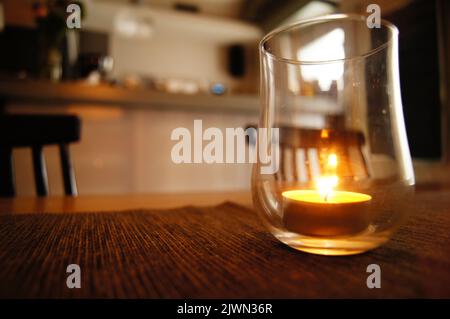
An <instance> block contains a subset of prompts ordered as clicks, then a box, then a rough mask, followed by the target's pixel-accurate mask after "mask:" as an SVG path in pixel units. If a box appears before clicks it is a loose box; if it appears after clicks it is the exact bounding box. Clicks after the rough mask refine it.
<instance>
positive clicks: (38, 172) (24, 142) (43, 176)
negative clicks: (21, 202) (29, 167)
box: [0, 114, 81, 197]
mask: <svg viewBox="0 0 450 319" xmlns="http://www.w3.org/2000/svg"><path fill="white" fill-rule="evenodd" d="M80 127H81V122H80V119H79V118H78V117H77V116H74V115H12V114H1V115H0V196H1V197H13V196H15V194H16V191H15V183H14V170H13V152H12V151H13V149H14V148H16V147H30V148H31V150H32V155H33V170H34V179H35V184H36V193H37V194H38V195H39V196H47V195H48V179H47V169H46V165H45V158H44V153H43V147H44V146H46V145H58V147H59V153H60V158H61V168H62V176H63V181H64V191H65V194H66V195H72V196H76V195H77V193H78V192H77V186H76V181H75V175H74V172H73V168H72V163H71V159H70V154H69V148H68V147H69V144H70V143H73V142H76V141H79V139H80Z"/></svg>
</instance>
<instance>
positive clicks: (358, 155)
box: [280, 127, 369, 182]
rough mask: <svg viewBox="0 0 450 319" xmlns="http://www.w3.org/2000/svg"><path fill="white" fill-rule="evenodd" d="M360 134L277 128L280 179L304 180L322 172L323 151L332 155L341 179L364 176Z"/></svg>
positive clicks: (311, 178) (365, 172)
mask: <svg viewBox="0 0 450 319" xmlns="http://www.w3.org/2000/svg"><path fill="white" fill-rule="evenodd" d="M364 144H365V139H364V135H363V134H362V133H361V132H359V131H350V130H345V131H338V130H317V129H303V128H296V127H281V128H280V152H281V154H280V155H281V156H280V158H281V159H282V162H281V163H280V174H283V176H280V178H283V179H284V180H287V181H300V182H307V181H311V180H313V179H314V177H317V176H320V175H321V173H322V172H324V171H325V166H326V161H327V158H324V156H323V155H324V154H327V155H329V154H336V156H337V159H338V165H337V174H338V176H340V177H344V178H354V177H359V178H362V177H368V176H369V169H368V166H367V161H366V159H365V156H364V153H363V146H364Z"/></svg>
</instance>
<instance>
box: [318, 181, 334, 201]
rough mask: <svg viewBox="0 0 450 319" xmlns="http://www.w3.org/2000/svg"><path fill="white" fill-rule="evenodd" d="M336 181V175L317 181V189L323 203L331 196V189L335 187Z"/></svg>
mask: <svg viewBox="0 0 450 319" xmlns="http://www.w3.org/2000/svg"><path fill="white" fill-rule="evenodd" d="M338 181H339V179H338V177H337V176H336V175H332V176H322V177H320V178H318V179H317V183H316V184H317V189H318V190H319V194H320V196H322V197H323V198H324V200H325V201H327V200H328V199H329V198H330V197H331V196H333V189H334V188H335V187H336V186H337V184H338Z"/></svg>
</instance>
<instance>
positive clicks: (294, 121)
mask: <svg viewBox="0 0 450 319" xmlns="http://www.w3.org/2000/svg"><path fill="white" fill-rule="evenodd" d="M260 59H261V103H262V107H261V117H260V123H259V128H260V130H259V135H260V136H259V138H260V140H259V142H260V143H259V145H258V147H260V148H264V149H263V151H265V152H266V153H268V154H270V156H271V158H272V160H274V159H275V161H274V163H275V166H274V169H273V170H267V169H266V170H264V169H263V166H264V165H263V163H262V162H261V161H258V163H257V164H255V165H254V168H253V177H252V191H253V201H254V204H255V207H256V209H257V211H258V212H259V215H260V216H261V217H262V219H263V221H264V223H265V224H266V225H267V227H268V228H269V230H270V231H271V233H272V234H273V235H274V236H275V237H276V238H278V239H279V240H280V241H282V242H283V243H285V244H287V245H289V246H291V247H293V248H295V249H298V250H302V251H306V252H310V253H315V254H323V255H350V254H357V253H361V252H364V251H367V250H369V249H373V248H375V247H377V246H379V245H381V244H383V243H384V242H386V241H387V240H388V239H389V238H390V237H391V235H392V234H393V232H394V231H395V229H396V228H397V227H398V226H399V223H400V222H401V220H402V218H403V217H404V214H405V209H404V207H402V206H403V205H404V203H405V202H406V201H408V198H409V197H410V196H412V194H413V185H414V172H413V168H412V163H411V157H410V153H409V148H408V142H407V137H406V131H405V125H404V120H403V111H402V101H401V96H400V83H399V70H398V30H397V28H396V27H395V26H394V25H392V24H391V23H389V22H387V21H382V22H381V27H380V28H369V27H368V26H367V24H366V18H365V17H364V16H359V15H331V16H325V17H320V18H316V19H311V20H305V21H303V22H299V23H296V24H293V25H290V26H286V27H282V28H280V29H277V30H275V31H273V32H271V33H269V34H268V35H266V36H265V37H264V38H263V39H262V41H261V43H260ZM261 128H266V129H267V131H265V132H264V131H263V132H261ZM261 138H263V140H264V141H265V143H261ZM259 151H261V150H259ZM277 168H278V169H277Z"/></svg>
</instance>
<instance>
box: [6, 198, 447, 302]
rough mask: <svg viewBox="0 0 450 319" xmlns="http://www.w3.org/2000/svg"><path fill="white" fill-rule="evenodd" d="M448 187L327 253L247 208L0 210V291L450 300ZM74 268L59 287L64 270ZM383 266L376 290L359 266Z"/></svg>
mask: <svg viewBox="0 0 450 319" xmlns="http://www.w3.org/2000/svg"><path fill="white" fill-rule="evenodd" d="M449 195H450V193H449V192H448V190H447V191H440V192H428V193H426V194H422V195H421V196H420V198H419V200H418V203H414V205H412V206H413V207H414V208H413V211H411V217H410V218H409V220H408V222H407V223H406V224H405V225H404V226H403V227H401V229H400V230H399V231H398V233H397V234H396V235H395V236H394V238H393V239H392V240H391V241H390V242H389V243H387V244H386V245H385V246H382V247H380V248H378V249H376V250H374V251H372V252H369V253H366V254H362V255H356V256H347V257H326V256H316V255H309V254H305V253H301V252H298V251H295V250H293V249H291V248H289V247H287V246H285V245H283V244H281V243H279V242H278V241H277V240H276V239H275V238H273V237H272V235H270V234H269V233H268V232H267V231H266V230H265V229H264V227H263V226H262V225H261V224H260V222H259V220H258V218H257V216H256V214H255V213H254V211H253V210H252V209H250V208H245V207H243V206H240V205H237V204H233V203H230V202H228V203H224V204H221V205H218V206H214V207H203V208H198V207H194V206H187V207H182V208H177V209H171V210H165V211H164V210H134V211H123V212H92V213H90V212H84V213H82V214H80V213H60V214H58V213H32V214H8V213H3V214H1V215H0V297H3V298H12V297H25V298H30V297H37V298H46V297H50V298H61V297H69V298H70V297H83V298H115V297H119V298H161V297H162V298H216V297H220V298H247V297H252V298H279V297H286V298H300V297H306V298H322V297H333V298H334V297H336V298H340V297H358V298H361V297H450V273H449V271H450V211H449V207H450V196H449ZM71 263H76V264H79V265H80V266H81V270H82V287H81V289H68V288H67V287H66V277H67V274H66V267H67V265H68V264H71ZM372 263H377V264H379V265H380V266H381V269H382V287H381V289H368V288H367V287H366V278H367V275H368V274H367V273H366V267H367V265H368V264H372Z"/></svg>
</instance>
